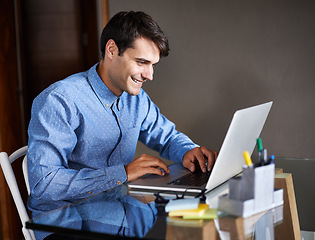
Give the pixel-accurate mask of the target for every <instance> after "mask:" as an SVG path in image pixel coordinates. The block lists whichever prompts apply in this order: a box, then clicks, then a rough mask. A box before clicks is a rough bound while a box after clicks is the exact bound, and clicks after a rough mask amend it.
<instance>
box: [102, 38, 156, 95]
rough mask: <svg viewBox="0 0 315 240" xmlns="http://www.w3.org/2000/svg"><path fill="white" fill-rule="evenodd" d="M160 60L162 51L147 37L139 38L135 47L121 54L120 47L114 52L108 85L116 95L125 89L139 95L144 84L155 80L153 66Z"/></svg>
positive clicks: (135, 42)
mask: <svg viewBox="0 0 315 240" xmlns="http://www.w3.org/2000/svg"><path fill="white" fill-rule="evenodd" d="M116 47H117V46H116ZM159 60H160V51H159V49H158V47H157V46H156V45H155V43H154V42H152V41H151V40H148V39H146V38H137V39H136V40H135V41H134V44H133V47H131V48H128V49H127V50H126V51H125V52H124V53H123V54H122V55H121V56H119V55H118V49H117V51H115V53H114V54H113V57H112V61H111V64H110V67H109V70H108V77H109V78H108V82H107V83H106V85H107V86H108V87H109V89H110V90H111V91H112V92H113V93H114V94H115V95H116V96H120V95H121V94H122V93H123V92H124V91H125V92H127V93H129V94H131V95H138V94H139V93H140V89H141V87H142V84H143V83H144V82H145V81H147V80H153V68H154V66H155V64H156V63H158V61H159Z"/></svg>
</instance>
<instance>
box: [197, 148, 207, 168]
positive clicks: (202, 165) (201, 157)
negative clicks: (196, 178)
mask: <svg viewBox="0 0 315 240" xmlns="http://www.w3.org/2000/svg"><path fill="white" fill-rule="evenodd" d="M196 150H197V151H196V152H195V157H196V159H197V161H198V163H199V166H200V169H201V171H202V172H206V171H207V166H206V162H207V159H206V158H205V155H204V154H203V152H202V151H201V149H200V148H198V149H196Z"/></svg>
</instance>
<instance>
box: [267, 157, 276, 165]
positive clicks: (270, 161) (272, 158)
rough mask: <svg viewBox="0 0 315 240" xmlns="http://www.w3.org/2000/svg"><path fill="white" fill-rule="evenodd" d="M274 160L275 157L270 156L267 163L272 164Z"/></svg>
mask: <svg viewBox="0 0 315 240" xmlns="http://www.w3.org/2000/svg"><path fill="white" fill-rule="evenodd" d="M274 159H275V155H271V156H270V158H269V161H268V164H273V163H274V162H273V160H274Z"/></svg>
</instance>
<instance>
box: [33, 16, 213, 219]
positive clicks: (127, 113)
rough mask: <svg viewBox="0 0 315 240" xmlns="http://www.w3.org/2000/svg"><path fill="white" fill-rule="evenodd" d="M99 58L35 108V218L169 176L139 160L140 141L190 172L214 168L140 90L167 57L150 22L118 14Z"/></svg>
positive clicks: (160, 165) (209, 156) (149, 159)
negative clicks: (144, 178) (118, 188)
mask: <svg viewBox="0 0 315 240" xmlns="http://www.w3.org/2000/svg"><path fill="white" fill-rule="evenodd" d="M101 51H102V59H101V61H100V62H99V63H97V64H95V65H94V66H93V67H92V68H91V69H89V70H88V71H86V72H82V73H78V74H75V75H72V76H70V77H68V78H66V79H64V80H61V81H58V82H56V83H54V84H52V85H51V86H50V87H49V88H47V89H45V90H44V91H43V92H42V93H41V94H40V95H39V96H38V97H37V98H36V99H35V100H34V103H33V106H32V117H31V121H30V124H29V142H28V145H29V150H28V155H27V157H28V171H29V183H30V190H31V192H30V197H29V201H28V205H29V208H30V210H32V211H33V214H34V215H35V216H36V214H38V213H40V212H42V211H47V210H51V209H54V208H57V207H60V206H62V205H65V204H67V203H69V202H72V201H75V200H78V199H81V198H85V197H87V196H89V195H90V194H96V193H99V192H101V191H105V190H107V189H110V188H113V187H115V186H117V185H120V184H122V183H123V182H125V181H132V180H135V179H137V178H139V177H141V176H143V175H145V174H148V173H152V174H158V175H164V174H167V173H168V172H169V169H168V167H167V165H166V164H165V163H164V162H163V161H162V160H161V159H159V158H157V157H154V156H149V155H145V154H143V155H141V156H140V157H138V158H136V159H134V154H135V150H136V145H137V142H138V141H141V142H142V143H144V144H145V145H146V146H148V147H149V148H151V149H153V150H156V151H158V152H159V153H160V155H161V156H162V157H164V158H166V159H170V160H173V161H175V162H181V163H182V164H183V165H184V166H185V167H187V168H188V169H190V170H191V171H194V170H195V164H199V165H200V167H201V169H202V170H203V171H207V170H209V169H207V168H206V163H208V165H207V166H208V168H211V166H212V165H213V163H214V160H215V158H216V152H214V151H210V150H209V149H207V148H206V147H199V146H198V145H196V144H195V143H193V142H192V141H191V140H190V139H189V138H188V137H187V136H186V135H185V134H183V133H180V132H178V131H177V130H176V129H175V125H174V123H172V122H171V121H169V120H168V119H167V118H166V117H165V116H164V115H162V114H161V113H160V111H159V108H158V107H157V106H156V105H155V104H154V103H153V102H152V101H151V99H150V98H149V96H148V95H147V94H146V92H145V91H144V90H143V89H142V85H143V84H144V83H146V82H149V81H151V80H152V79H153V71H154V66H155V65H156V64H157V63H158V62H159V60H160V57H165V56H167V55H168V52H169V46H168V40H167V38H166V36H165V35H164V33H163V32H162V31H161V29H160V28H159V26H158V25H157V23H156V22H155V21H153V19H152V18H151V17H150V16H148V15H147V14H145V13H143V12H133V11H131V12H120V13H117V14H116V15H115V16H114V17H113V18H112V19H111V20H110V21H109V22H108V24H107V25H106V26H105V28H104V30H103V32H102V36H101ZM133 159H134V160H133ZM197 162H198V163H197Z"/></svg>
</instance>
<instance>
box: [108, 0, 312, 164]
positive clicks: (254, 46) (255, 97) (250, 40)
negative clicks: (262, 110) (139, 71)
mask: <svg viewBox="0 0 315 240" xmlns="http://www.w3.org/2000/svg"><path fill="white" fill-rule="evenodd" d="M109 6H110V15H111V16H112V15H113V14H115V13H116V12H118V11H121V10H142V11H145V12H147V13H148V14H150V15H151V16H152V17H153V18H154V19H155V20H156V21H157V22H158V23H159V25H160V27H161V28H162V29H163V31H164V32H165V33H166V35H167V36H168V37H169V40H170V47H171V53H170V56H169V57H167V58H164V59H161V61H160V63H159V65H158V66H157V68H156V70H155V76H154V78H155V79H154V81H153V82H150V83H146V84H145V86H144V89H145V90H146V91H147V92H148V93H149V95H150V96H151V98H152V99H153V101H154V102H155V103H156V104H157V105H158V106H159V107H160V109H161V112H162V113H163V114H164V115H166V116H167V117H168V118H169V119H170V120H172V121H174V122H175V123H176V125H177V128H178V130H180V131H182V132H184V133H186V134H187V135H189V136H190V137H191V138H192V139H193V140H194V141H195V142H197V143H198V144H201V145H206V146H208V147H209V148H211V149H215V150H219V149H220V146H221V143H222V141H223V138H224V136H225V133H226V131H227V128H228V126H229V123H230V121H231V119H232V115H233V113H234V111H235V110H237V109H239V108H244V107H248V106H251V105H255V104H259V103H263V102H266V101H270V100H273V101H274V105H273V107H272V110H271V112H270V115H269V118H268V120H267V122H266V125H265V127H264V130H263V132H262V135H261V137H262V140H263V144H264V147H266V148H268V150H269V152H271V153H273V154H275V155H276V156H281V157H284V156H290V157H308V158H315V146H314V140H313V138H314V136H315V128H314V124H315V123H314V122H315V121H314V116H315V92H314V90H315V81H314V80H315V67H314V63H315V1H311V0H310V1H292V0H273V1H271V0H257V1H252V0H248V1H235V0H220V1H219V0H218V1H206V0H204V1H187V0H180V1H179V0H172V1H169V0H160V1H145V0H133V1H130V0H112V1H111V0H110V1H109ZM146 151H147V150H145V149H144V148H143V147H142V146H140V147H139V149H138V151H137V154H140V153H141V152H146Z"/></svg>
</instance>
